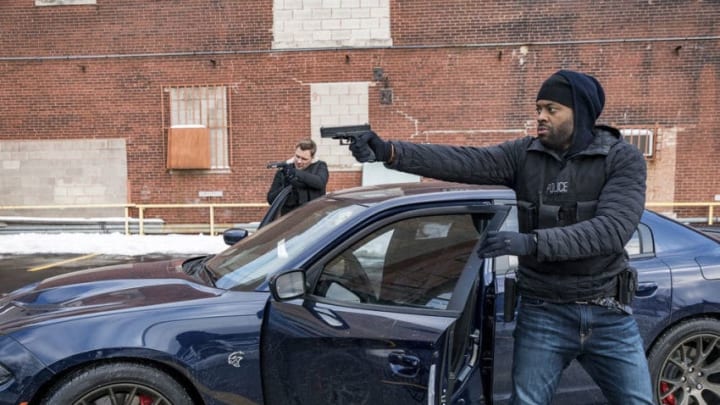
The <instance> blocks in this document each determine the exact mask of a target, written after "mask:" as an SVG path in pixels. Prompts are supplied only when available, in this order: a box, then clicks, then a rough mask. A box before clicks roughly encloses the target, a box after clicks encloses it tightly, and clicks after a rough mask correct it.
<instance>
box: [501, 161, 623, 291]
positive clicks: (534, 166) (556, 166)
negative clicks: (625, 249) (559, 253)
mask: <svg viewBox="0 0 720 405" xmlns="http://www.w3.org/2000/svg"><path fill="white" fill-rule="evenodd" d="M606 157H607V155H606V153H581V154H579V155H576V156H573V157H569V158H568V159H565V160H562V159H559V158H557V157H555V156H553V155H551V154H549V153H548V152H546V151H539V150H529V151H528V152H527V155H526V159H525V162H524V164H523V166H522V167H521V168H520V173H519V175H518V177H517V178H518V179H519V183H518V184H516V186H515V191H516V195H517V205H518V223H519V229H520V232H523V233H528V232H532V230H534V229H544V228H552V227H560V226H567V225H572V224H575V223H577V222H580V221H583V220H587V219H591V218H593V217H594V216H595V210H596V208H597V203H598V198H599V195H600V191H601V190H602V188H603V186H604V185H605V179H606V173H605V159H606ZM550 243H564V242H563V241H550ZM518 259H519V264H520V269H519V277H518V278H519V280H518V281H519V285H518V289H519V291H520V293H521V294H522V295H523V296H529V297H533V298H539V299H545V300H548V301H552V302H572V301H577V300H585V299H592V298H598V297H606V296H613V295H614V294H615V290H616V287H617V281H616V278H617V277H616V276H617V274H619V273H620V272H621V271H622V270H623V269H624V261H625V260H624V256H623V255H615V254H611V255H604V256H597V257H591V258H586V259H578V260H567V261H557V262H538V260H537V258H536V257H535V256H520V257H519V258H518Z"/></svg>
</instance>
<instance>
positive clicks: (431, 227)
mask: <svg viewBox="0 0 720 405" xmlns="http://www.w3.org/2000/svg"><path fill="white" fill-rule="evenodd" d="M483 223H484V222H483V220H482V218H481V216H478V215H473V214H448V215H433V216H422V217H413V218H407V219H403V220H400V221H397V222H393V223H391V224H389V225H386V226H384V227H382V228H380V229H378V230H376V231H374V232H372V233H371V234H369V235H367V236H366V237H364V238H362V239H361V240H360V241H358V242H356V243H354V244H353V245H352V246H351V247H350V248H349V249H346V250H344V251H343V252H341V253H340V254H339V255H337V256H336V257H335V258H334V259H332V260H330V261H329V262H328V263H327V264H326V265H325V266H324V268H323V271H322V274H321V275H320V277H319V280H318V282H317V284H316V287H315V290H314V294H315V295H318V296H321V297H325V298H328V299H332V300H337V301H346V302H354V303H374V304H383V305H394V306H409V307H426V308H434V309H445V308H446V307H447V305H448V302H449V300H450V298H451V297H452V292H453V289H454V287H455V284H456V283H457V280H458V278H459V277H460V274H461V273H462V270H463V267H464V266H465V263H466V262H467V260H468V257H469V255H470V254H473V248H474V247H475V244H476V243H477V240H478V238H479V236H480V232H481V231H482V227H483V225H482V224H483Z"/></svg>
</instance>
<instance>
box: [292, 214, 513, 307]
mask: <svg viewBox="0 0 720 405" xmlns="http://www.w3.org/2000/svg"><path fill="white" fill-rule="evenodd" d="M502 211H503V208H502V207H501V206H497V205H489V204H482V202H478V203H477V205H474V204H468V202H457V203H453V205H445V206H442V207H417V208H414V209H410V210H407V211H403V212H401V213H398V214H395V215H391V216H387V217H385V218H382V219H379V220H377V221H375V222H373V223H372V225H369V226H367V227H365V228H363V229H362V231H361V232H356V233H354V234H352V235H349V236H347V237H345V238H344V239H343V240H342V242H340V243H339V244H338V245H337V246H335V247H333V248H332V249H331V250H330V251H328V252H327V253H326V254H324V255H323V256H322V257H321V258H319V259H318V260H317V261H315V262H314V263H313V264H312V265H311V266H310V267H309V269H308V271H307V272H306V275H307V278H306V288H307V291H308V294H306V296H305V299H306V300H311V301H316V302H319V303H326V304H329V305H334V306H341V307H352V308H360V309H367V310H376V311H386V312H393V313H408V314H432V315H434V316H445V317H458V316H460V314H461V313H462V311H463V308H464V304H465V303H464V301H463V302H458V301H457V300H456V299H453V298H451V299H450V302H449V303H448V306H447V307H446V308H444V309H439V308H430V307H411V306H402V305H387V304H382V303H366V302H361V303H354V302H350V301H341V300H334V299H330V298H326V297H322V296H318V295H315V294H313V293H312V292H313V291H314V290H315V287H316V285H317V283H318V281H319V279H320V276H321V274H322V272H323V270H324V269H325V266H326V265H328V264H329V263H330V262H332V261H333V260H334V259H336V258H337V257H338V256H340V255H341V254H342V253H343V252H345V251H347V250H348V249H349V248H350V247H351V246H353V245H354V244H355V243H357V242H358V241H360V240H362V239H364V238H365V237H367V236H368V235H370V234H371V233H373V232H375V231H377V230H378V229H380V228H383V227H386V226H388V225H389V224H392V223H396V222H398V221H403V220H407V219H412V218H417V217H424V216H436V215H460V214H491V215H492V218H491V219H490V223H489V224H488V226H487V228H491V227H493V226H494V225H495V224H496V221H498V220H502V221H503V222H504V221H505V219H506V217H507V211H509V209H508V210H506V212H502ZM350 232H352V231H350ZM344 236H345V235H344ZM484 237H485V232H483V233H481V234H480V235H479V236H478V241H477V243H476V245H475V246H474V247H473V250H476V249H477V248H478V247H479V243H480V241H482V240H483V238H484ZM470 263H477V265H478V266H481V264H482V263H483V260H482V259H480V258H478V257H477V255H471V257H470V260H468V262H466V263H465V265H464V268H463V270H462V272H461V274H460V276H459V277H458V280H460V279H462V278H463V276H464V275H465V274H466V273H467V272H468V271H469V270H468V268H467V267H468V265H469V264H470ZM459 287H460V288H459ZM459 289H462V287H461V286H459V285H458V283H456V285H455V287H454V289H453V297H455V296H456V294H457V292H458V291H459Z"/></svg>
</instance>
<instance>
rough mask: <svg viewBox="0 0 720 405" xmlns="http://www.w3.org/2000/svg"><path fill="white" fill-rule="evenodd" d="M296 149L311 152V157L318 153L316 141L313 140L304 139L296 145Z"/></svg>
mask: <svg viewBox="0 0 720 405" xmlns="http://www.w3.org/2000/svg"><path fill="white" fill-rule="evenodd" d="M295 148H300V150H309V151H310V156H315V152H317V145H315V141H313V140H312V139H303V140H302V141H300V142H298V143H297V145H295Z"/></svg>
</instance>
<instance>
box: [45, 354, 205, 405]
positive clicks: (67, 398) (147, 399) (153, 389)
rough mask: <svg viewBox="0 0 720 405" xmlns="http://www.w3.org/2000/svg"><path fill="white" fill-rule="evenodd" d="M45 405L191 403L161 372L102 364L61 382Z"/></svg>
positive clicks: (175, 382)
mask: <svg viewBox="0 0 720 405" xmlns="http://www.w3.org/2000/svg"><path fill="white" fill-rule="evenodd" d="M41 404H42V405H57V404H68V405H93V404H95V405H101V404H128V405H151V404H152V405H192V404H193V401H192V399H191V398H190V396H189V395H188V393H187V391H185V389H184V388H183V387H182V385H180V384H179V383H178V382H177V381H176V380H175V379H173V378H172V377H170V376H169V375H167V374H165V373H163V372H162V371H160V370H158V369H156V368H153V367H149V366H144V365H139V364H133V363H112V364H101V365H96V366H92V367H88V368H85V369H81V370H78V371H75V372H73V373H71V374H70V375H68V376H66V377H65V378H63V379H62V380H61V381H60V382H58V383H57V384H56V385H55V386H54V387H53V388H52V389H51V390H50V392H49V393H48V395H47V396H46V397H45V398H44V399H43V400H42V402H41Z"/></svg>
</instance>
